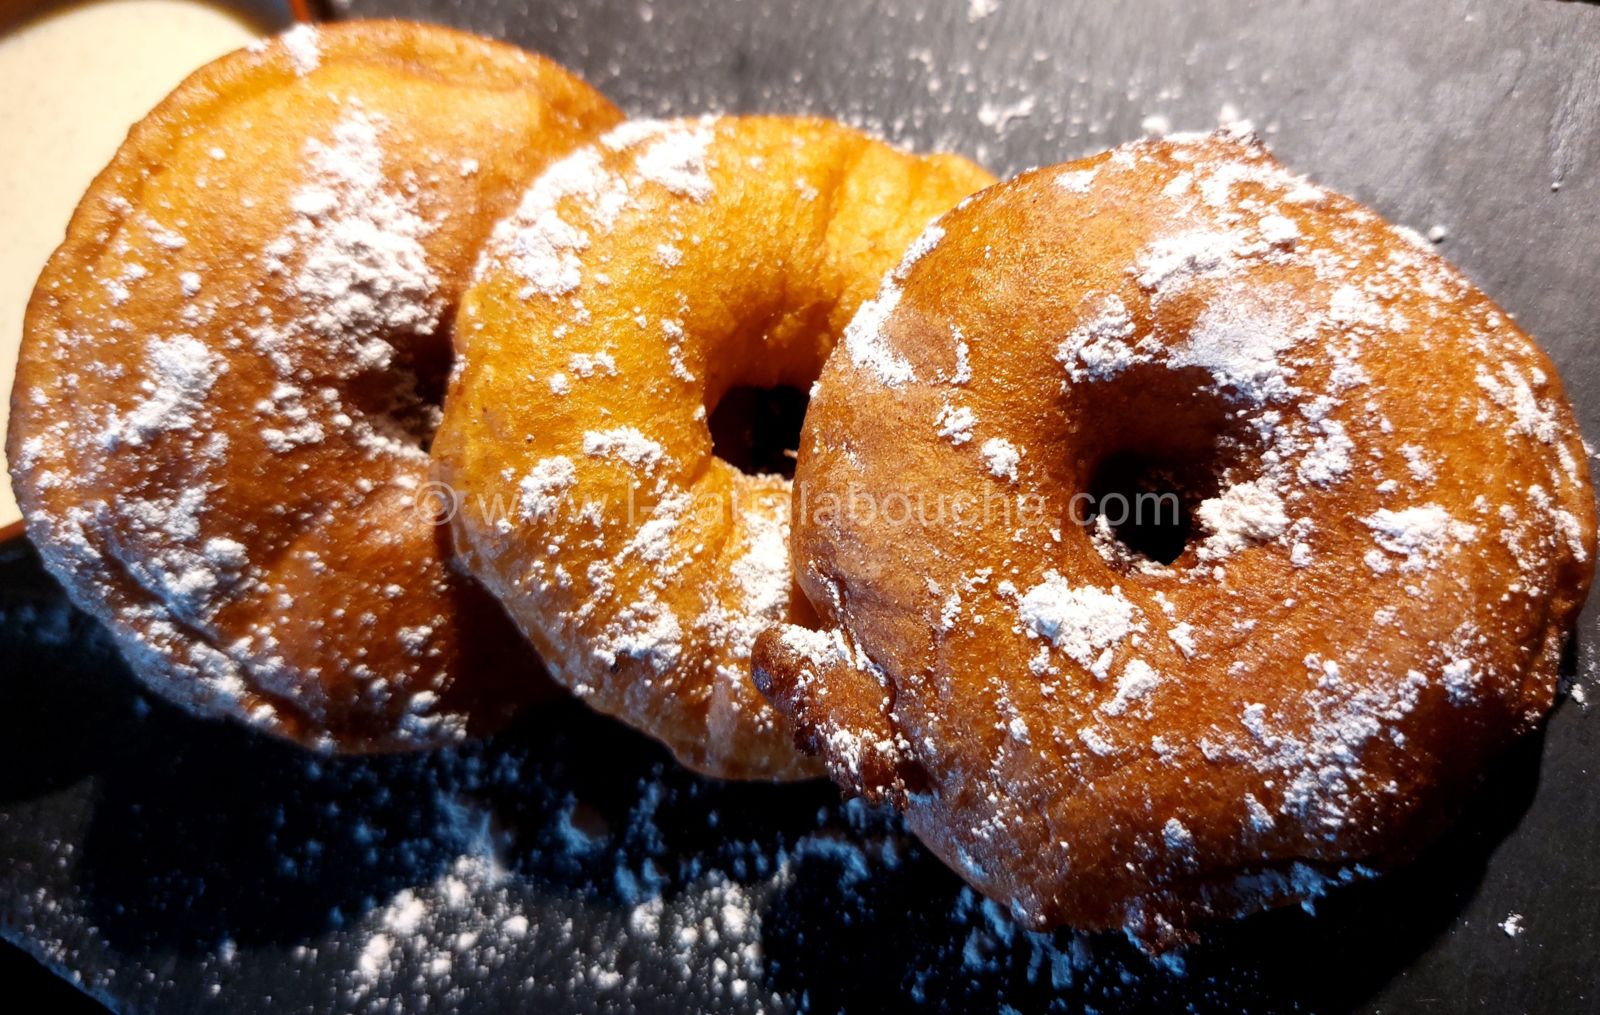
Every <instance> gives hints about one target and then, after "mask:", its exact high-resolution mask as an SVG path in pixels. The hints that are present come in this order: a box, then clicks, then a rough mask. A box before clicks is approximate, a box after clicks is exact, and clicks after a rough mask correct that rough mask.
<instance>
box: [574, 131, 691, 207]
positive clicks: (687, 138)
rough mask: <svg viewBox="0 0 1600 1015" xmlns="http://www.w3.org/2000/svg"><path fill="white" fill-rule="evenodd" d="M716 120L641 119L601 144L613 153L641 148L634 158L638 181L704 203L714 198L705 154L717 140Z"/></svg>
mask: <svg viewBox="0 0 1600 1015" xmlns="http://www.w3.org/2000/svg"><path fill="white" fill-rule="evenodd" d="M715 124H716V118H715V117H711V116H705V117H701V118H700V119H698V120H693V121H664V120H642V121H632V122H629V123H626V124H624V125H622V126H620V127H617V128H614V129H613V130H612V131H611V132H610V133H608V134H607V135H606V136H605V137H603V138H601V139H600V143H601V144H603V145H604V146H605V147H607V148H610V149H611V150H613V151H622V150H624V149H628V148H633V147H640V151H639V154H638V155H637V157H636V158H635V159H634V171H635V172H636V173H638V175H639V178H640V179H642V180H646V181H649V182H651V183H655V184H658V185H659V186H662V187H665V188H666V189H667V190H668V191H670V192H672V193H674V194H677V195H678V196H679V197H687V198H691V199H693V200H695V201H705V200H708V199H709V198H710V197H711V192H712V184H711V176H710V174H709V173H708V171H707V166H706V152H707V150H708V149H709V148H710V147H711V142H712V139H713V138H714V137H715V131H714V129H713V128H714V126H715Z"/></svg>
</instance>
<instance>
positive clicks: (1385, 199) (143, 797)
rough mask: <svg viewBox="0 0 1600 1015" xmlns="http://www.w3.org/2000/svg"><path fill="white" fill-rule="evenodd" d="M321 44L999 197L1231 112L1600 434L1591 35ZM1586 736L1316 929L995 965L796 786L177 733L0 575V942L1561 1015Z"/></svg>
mask: <svg viewBox="0 0 1600 1015" xmlns="http://www.w3.org/2000/svg"><path fill="white" fill-rule="evenodd" d="M340 6H341V8H342V9H344V10H352V9H353V10H354V11H355V12H357V13H362V14H397V15H409V16H416V17H422V18H431V19H433V20H440V21H446V22H449V23H453V24H457V25H462V26H466V27H472V28H476V29H479V30H482V31H487V32H490V33H493V34H497V35H502V36H505V37H507V38H510V39H513V40H515V41H517V42H520V43H523V44H525V45H528V46H531V47H532V48H535V49H539V50H541V51H544V52H546V53H549V54H550V55H552V56H554V57H555V58H556V59H558V60H561V61H562V62H564V63H566V64H568V65H569V66H571V67H573V68H574V69H576V70H578V71H579V72H580V73H583V74H584V75H585V76H586V77H588V78H589V79H590V80H591V81H592V82H594V83H595V84H596V85H598V86H599V87H601V88H602V89H603V90H605V91H606V92H607V93H608V94H610V95H611V96H612V97H613V98H615V99H616V100H617V101H618V102H619V103H620V104H622V105H623V106H624V107H625V108H627V109H628V110H629V111H630V112H632V113H635V114H641V115H642V114H677V113H691V112H699V111H703V110H715V111H744V110H763V111H789V112H801V111H804V112H814V113H822V114H828V115H834V116H839V117H841V118H844V119H847V120H851V121H853V122H856V123H859V124H863V125H866V126H869V127H872V128H873V129H876V130H878V131H880V132H881V133H883V134H885V135H887V136H889V137H891V138H893V139H895V140H899V141H903V142H906V143H910V144H914V145H916V146H918V147H922V148H929V147H949V148H954V149H957V150H961V151H964V152H966V153H968V154H971V155H974V156H976V157H978V158H980V159H981V160H983V161H984V162H985V163H987V164H988V165H989V166H990V168H992V169H994V170H995V171H997V172H1000V173H1007V172H1011V171H1014V170H1016V169H1019V168H1021V167H1024V166H1027V165H1031V164H1035V163H1047V162H1055V161H1060V160H1062V159H1065V158H1069V157H1073V156H1076V155H1079V154H1083V153H1086V152H1089V151H1093V150H1096V149H1098V148H1101V147H1105V146H1108V145H1111V144H1114V143H1117V142H1119V141H1122V140H1126V139H1129V138H1132V137H1136V136H1138V135H1139V134H1140V133H1141V131H1142V130H1144V129H1147V128H1148V129H1161V128H1163V127H1164V126H1171V127H1172V128H1174V129H1196V128H1205V127H1209V126H1211V125H1213V124H1215V123H1216V122H1217V120H1218V118H1219V115H1222V114H1223V113H1224V111H1225V107H1227V108H1226V115H1228V116H1230V117H1242V118H1247V119H1249V120H1251V121H1253V122H1254V123H1255V124H1256V125H1257V127H1258V128H1259V129H1260V130H1261V132H1262V134H1263V136H1264V137H1265V138H1266V139H1267V140H1268V142H1269V143H1270V144H1271V145H1272V146H1273V148H1274V149H1275V150H1276V151H1277V152H1278V154H1279V155H1280V156H1281V157H1282V158H1283V159H1284V160H1285V161H1286V162H1287V163H1288V164H1289V165H1290V166H1292V167H1293V168H1295V169H1298V170H1301V171H1304V172H1307V173H1309V174H1310V175H1312V176H1313V177H1314V178H1316V179H1317V180H1318V181H1319V182H1322V183H1325V184H1328V185H1330V186H1333V187H1336V188H1338V189H1341V190H1345V191H1347V192H1350V193H1352V194H1354V195H1356V196H1358V197H1359V198H1361V199H1363V200H1365V201H1367V202H1369V203H1370V204H1372V205H1374V206H1375V207H1377V208H1378V209H1379V210H1380V211H1382V212H1383V213H1385V214H1386V215H1388V216H1389V217H1390V218H1391V219H1394V220H1396V221H1399V222H1403V223H1406V224H1409V225H1412V226H1415V227H1417V228H1418V229H1419V230H1422V231H1424V232H1426V231H1428V230H1430V229H1432V228H1433V227H1435V226H1438V227H1440V229H1441V230H1442V233H1443V238H1442V241H1441V247H1442V249H1443V250H1444V252H1445V253H1446V254H1447V255H1448V256H1450V257H1451V258H1452V259H1453V260H1455V261H1456V262H1457V263H1458V264H1460V265H1461V266H1462V267H1463V268H1464V269H1465V270H1466V271H1467V272H1468V274H1470V275H1471V276H1472V277H1473V278H1475V279H1476V280H1477V281H1478V282H1479V283H1480V285H1482V286H1483V288H1484V289H1486V290H1487V291H1488V292H1489V293H1490V294H1491V295H1493V296H1494V297H1495V298H1496V299H1497V300H1499V301H1500V302H1501V303H1502V304H1503V305H1505V306H1506V307H1507V308H1508V309H1509V310H1511V311H1512V312H1513V313H1515V314H1516V315H1517V317H1518V319H1519V320H1520V321H1521V323H1522V324H1523V325H1524V326H1525V327H1526V328H1527V329H1528V330H1529V331H1531V332H1532V333H1533V334H1534V335H1536V336H1537V337H1538V338H1539V339H1540V340H1541V342H1542V343H1543V344H1544V345H1545V347H1546V348H1547V349H1548V350H1549V351H1550V352H1551V354H1552V356H1553V357H1554V358H1555V360H1556V361H1557V363H1558V365H1559V366H1560V367H1561V370H1562V374H1563V377H1564V378H1565V380H1566V382H1567V384H1568V386H1569V389H1570V390H1571V391H1572V393H1573V397H1574V400H1575V402H1576V404H1577V407H1578V410H1579V414H1580V417H1581V419H1582V422H1583V425H1584V429H1585V432H1586V433H1587V434H1588V435H1589V436H1590V438H1591V439H1595V438H1596V436H1597V435H1600V358H1597V357H1596V356H1595V355H1594V354H1593V353H1592V352H1591V351H1590V350H1591V343H1592V341H1593V339H1594V336H1593V332H1594V330H1595V329H1596V327H1597V326H1600V284H1597V283H1596V282H1595V276H1596V269H1597V267H1600V9H1596V8H1594V7H1592V6H1589V5H1584V4H1574V3H1558V2H1553V0H1545V2H1508V0H1500V2H1484V3H1467V2H1432V3H1421V2H1404V3H1396V2H1393V0H1389V2H1375V0H1345V2H1333V0H1316V2H1283V0H1280V2H1274V3H1248V2H1242V0H1228V2H1217V3H1205V4H1195V3H1192V2H1184V0H1139V2H1131V0H1130V2H1123V3H1111V2H1103V3H1092V2H1084V0H1056V2H1051V0H998V3H997V4H978V5H972V6H969V4H968V3H967V2H966V0H955V2H949V3H942V4H936V5H935V4H929V5H926V6H923V5H912V4H909V3H904V2H901V0H890V2H882V3H865V2H855V0H811V2H797V3H794V4H792V5H791V4H782V3H776V2H771V0H759V2H757V0H743V2H741V0H706V2H702V3H690V2H687V0H670V2H669V0H655V2H653V3H641V2H638V0H597V2H585V3H577V2H572V3H544V2H537V0H535V2H526V3H514V2H503V0H488V2H468V0H459V2H457V3H429V2H414V3H408V2H404V0H401V2H391V0H374V2H368V0H354V2H350V3H346V4H342V5H340ZM989 6H993V7H995V10H994V11H993V13H990V14H988V15H987V16H983V17H976V18H975V17H974V16H973V15H974V14H975V13H978V12H981V11H982V10H983V9H984V8H985V7H989ZM1596 633H1597V632H1596V612H1595V609H1594V608H1593V607H1591V608H1590V609H1589V610H1588V611H1587V612H1586V613H1585V615H1584V619H1583V621H1582V623H1581V625H1580V632H1579V639H1578V645H1577V647H1576V650H1575V652H1574V661H1573V668H1574V670H1575V671H1576V674H1577V676H1576V678H1575V679H1576V685H1577V687H1578V689H1579V690H1578V693H1579V694H1584V693H1587V695H1588V696H1589V697H1591V698H1593V697H1595V696H1596V695H1600V687H1596V686H1595V680H1594V673H1595V671H1596V669H1597V663H1596V649H1597V644H1596V642H1597V639H1596V637H1595V635H1596ZM1597 700H1600V699H1597ZM1597 723H1600V715H1593V714H1591V713H1590V711H1589V710H1588V709H1587V708H1586V707H1585V706H1584V705H1582V704H1580V702H1579V701H1576V700H1569V701H1566V702H1565V703H1564V704H1563V705H1562V706H1561V707H1560V708H1559V709H1558V711H1557V712H1556V714H1555V715H1554V717H1553V718H1552V719H1551V721H1550V723H1549V725H1548V728H1547V730H1546V732H1545V733H1544V734H1542V735H1541V736H1538V737H1535V738H1531V739H1530V740H1529V741H1527V742H1526V743H1525V744H1524V745H1523V746H1522V747H1521V748H1519V749H1518V750H1517V751H1515V752H1514V753H1513V756H1511V757H1509V758H1507V759H1506V761H1505V763H1504V764H1503V765H1502V766H1501V767H1500V768H1499V769H1498V770H1497V771H1496V772H1495V774H1494V776H1493V778H1492V779H1491V781H1490V782H1489V783H1488V785H1486V786H1485V788H1484V790H1483V792H1482V793H1480V794H1479V795H1478V798H1477V800H1476V802H1475V804H1474V807H1473V809H1472V810H1471V812H1470V813H1468V814H1467V815H1465V816H1464V817H1463V819H1462V821H1461V822H1460V824H1459V826H1458V827H1457V828H1455V829H1454V830H1453V831H1452V832H1451V833H1450V834H1449V835H1448V836H1446V837H1445V838H1444V839H1443V840H1442V841H1441V842H1440V843H1439V844H1438V845H1437V846H1436V847H1435V848H1433V849H1432V850H1430V851H1429V852H1428V853H1427V854H1426V855H1425V856H1424V857H1422V858H1421V859H1420V860H1419V861H1417V862H1416V863H1415V864H1413V865H1412V866H1411V867H1410V868H1408V869H1407V870H1406V871H1404V872H1401V873H1399V874H1397V875H1394V876H1391V877H1389V878H1386V879H1384V880H1382V881H1380V882H1378V883H1375V884H1370V885H1362V886H1359V887H1355V888H1351V889H1347V890H1344V891H1342V892H1340V893H1337V894H1336V895H1334V896H1332V897H1330V898H1328V899H1325V900H1323V901H1322V903H1321V904H1320V905H1319V906H1318V907H1317V909H1318V915H1317V916H1316V917H1314V918H1313V917H1311V916H1308V915H1306V914H1304V913H1301V912H1299V911H1289V912H1281V913H1274V914H1270V915H1267V916H1263V917H1258V918H1254V919H1252V920H1248V921H1244V922H1242V923H1240V924H1238V925H1237V926H1231V927H1225V928H1219V929H1218V930H1216V931H1215V932H1214V933H1213V934H1211V935H1210V936H1209V937H1208V939H1207V940H1206V941H1205V943H1203V944H1202V945H1201V946H1199V947H1197V948H1195V949H1193V950H1191V952H1190V953H1189V954H1188V955H1187V956H1186V957H1185V959H1184V961H1183V963H1182V968H1181V969H1180V968H1177V966H1176V964H1172V963H1168V964H1164V965H1152V964H1151V963H1150V962H1148V961H1147V960H1145V959H1144V958H1143V957H1141V956H1139V955H1138V954H1137V953H1136V952H1134V951H1133V950H1132V949H1131V948H1129V947H1128V946H1127V945H1126V944H1125V943H1123V942H1121V941H1120V940H1117V939H1115V938H1112V937H1104V936H1101V937H1080V936H1074V935H1069V934H1061V935H1025V934H1021V933H1018V932H1016V931H1014V930H1012V929H1011V928H1010V926H1009V924H1008V923H1007V922H1006V921H1005V920H1004V918H1002V917H999V916H998V915H997V914H994V913H993V912H992V911H991V910H989V909H986V908H985V907H983V906H981V905H980V904H979V903H978V902H977V900H975V899H974V898H973V897H972V896H971V894H970V893H967V892H964V891H963V890H962V888H961V886H960V883H959V882H958V881H957V880H956V879H955V878H954V877H953V876H952V875H950V874H948V873H947V872H945V871H944V870H943V869H942V868H941V867H940V866H939V865H938V863H937V862H936V861H934V860H932V859H931V858H930V857H928V856H927V854H926V853H924V852H923V851H922V850H921V849H920V848H919V847H918V846H917V845H916V844H915V842H914V841H913V840H911V839H910V838H909V837H907V836H905V835H904V834H903V833H902V832H901V831H900V830H899V828H898V827H897V826H896V824H895V823H894V821H893V820H892V819H890V818H888V817H886V816H884V815H881V814H877V813H873V812H870V811H867V810H865V809H862V808H860V807H857V806H842V805H840V804H839V803H838V801H837V797H836V795H835V794H834V793H833V792H832V791H831V790H830V789H829V788H828V787H826V786H802V787H786V788H781V789H773V788H768V787H748V786H729V785H719V784H714V783H709V782H706V781H703V780H699V779H696V778H694V777H692V776H689V775H687V774H685V773H683V772H681V771H679V770H677V769H676V768H674V767H673V766H672V765H671V764H670V762H668V761H667V760H666V758H665V757H664V755H662V754H661V752H659V751H658V750H656V749H655V748H654V747H652V746H651V745H650V744H648V743H646V742H645V741H643V740H642V739H640V738H638V737H635V736H632V735H630V734H628V733H626V732H625V731H622V730H620V729H618V728H617V727H615V726H613V725H612V724H610V723H608V722H606V721H605V720H602V719H599V718H597V717H594V716H590V715H588V714H586V713H584V712H583V711H582V710H581V709H580V708H578V707H576V706H564V707H561V708H558V709H556V710H555V711H553V712H550V713H547V714H544V715H540V716H534V717H530V718H529V719H528V720H526V721H525V722H523V723H522V724H520V725H519V726H518V727H516V728H515V729H513V730H511V731H509V732H508V733H506V734H504V735H502V736H500V737H497V738H495V739H494V740H492V741H490V742H487V743H483V744H475V745H471V746H469V747H467V748H465V749H462V750H459V751H448V752H440V753H438V754H434V755H428V756H424V757H417V758H389V759H377V760H366V761H361V760H338V761H332V760H323V759H314V758H309V757H307V756H305V755H303V754H301V753H299V752H297V751H295V750H293V749H291V748H288V747H284V746H281V745H278V744H276V743H271V742H267V741H264V740H261V739H260V738H257V737H254V736H252V735H250V734H249V733H247V732H245V731H243V730H240V729H237V728H234V727H231V726H225V725H216V724H210V723H204V722H198V721H195V720H192V719H189V718H187V717H185V716H182V715H179V714H177V713H176V712H174V711H173V710H171V709H169V708H167V707H165V706H163V705H161V704H160V703H158V702H154V701H151V700H150V699H148V698H147V697H146V696H145V695H143V694H141V693H140V692H139V691H138V690H137V689H136V688H135V687H134V686H133V684H132V682H131V681H130V679H129V678H128V676H127V675H126V672H125V670H124V669H123V668H122V666H121V665H120V663H119V662H118V661H117V660H116V658H115V656H114V654H113V653H112V652H111V651H110V650H109V649H108V648H107V646H106V644H105V642H104V639H103V637H102V636H101V635H100V634H99V633H98V632H97V631H96V630H95V628H94V626H93V624H92V623H91V622H89V621H87V620H86V619H85V618H83V617H82V616H80V615H77V614H74V613H71V612H70V611H67V610H65V609H64V608H63V607H62V605H61V603H60V598H59V593H58V592H57V591H56V590H55V589H54V587H53V586H52V585H51V583H50V582H49V581H48V579H46V578H44V577H43V576H42V575H41V573H40V571H39V569H38V567H37V563H36V561H35V560H34V559H33V557H32V555H31V553H29V551H27V549H26V548H25V547H21V546H13V547H9V548H6V549H4V550H0V856H3V857H4V858H5V864H4V868H3V871H0V933H3V935H4V936H5V937H6V938H7V939H9V940H11V941H14V942H16V943H17V944H19V945H20V946H22V947H23V948H25V949H26V950H28V951H29V952H30V953H32V954H34V955H36V956H38V957H40V958H42V959H43V960H44V961H46V962H47V963H48V964H50V965H51V966H52V967H53V968H56V969H57V970H58V971H60V972H62V973H63V974H64V975H67V976H68V977H69V978H71V979H72V980H74V981H75V982H77V983H78V984H80V985H81V986H82V987H83V988H84V989H86V990H88V991H90V992H92V993H94V994H95V995H96V996H98V997H99V998H101V999H102V1000H103V1001H105V1002H107V1003H109V1004H111V1005H112V1006H113V1007H116V1008H119V1009H125V1010H132V1011H143V1010H154V1011H209V1010H217V1011H306V1010H373V1011H389V1010H429V1011H445V1010H467V1011H506V1010H517V1009H531V1010H538V1011H565V1010H640V1011H686V1010H719V1011H720V1010H730V1011H744V1010H762V1009H767V1010H779V1011H781V1010H795V1009H804V1008H810V1009H812V1010H817V1011H831V1010H836V1009H848V1010H855V1011H872V1010H881V1009H885V1008H893V1009H896V1010H899V1009H902V1008H908V1007H914V1006H920V1007H923V1008H927V1009H929V1010H941V1009H943V1010H958V1011H968V1010H970V1011H996V1010H1006V1008H1007V1006H1009V1007H1010V1008H1012V1009H1015V1010H1018V1011H1030V1010H1059V1011H1077V1010H1083V1009H1086V1008H1088V1009H1094V1010H1098V1011H1117V1010H1133V1009H1143V1008H1150V1009H1157V1010H1162V1011H1172V1010H1183V1009H1185V1008H1192V1009H1194V1010H1202V1011H1213V1010H1214V1011H1238V1010H1249V1011H1260V1012H1276V1011H1293V1010H1310V1011H1343V1010H1362V1011H1447V1012H1458V1011H1480V1010H1481V1011H1489V1012H1512V1011H1530V1012H1568V1011H1573V1012H1577V1011H1594V1010H1597V1008H1600V959H1597V958H1596V956H1597V952H1600V870H1597V868H1596V864H1595V860H1594V858H1595V857H1596V856H1600V790H1597V789H1596V788H1595V786H1594V785H1593V784H1592V780H1591V774H1590V773H1591V769H1592V767H1593V761H1592V758H1593V757H1594V751H1595V748H1596V746H1597V742H1600V734H1597V728H1600V727H1597ZM1512 913H1520V914H1522V925H1523V927H1524V928H1525V929H1524V931H1523V933H1521V934H1520V935H1519V936H1516V937H1512V936H1509V935H1507V934H1506V933H1505V932H1504V931H1503V930H1502V929H1501V927H1500V924H1501V922H1502V921H1504V920H1505V919H1506V918H1507V917H1508V915H1510V914H1512Z"/></svg>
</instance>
